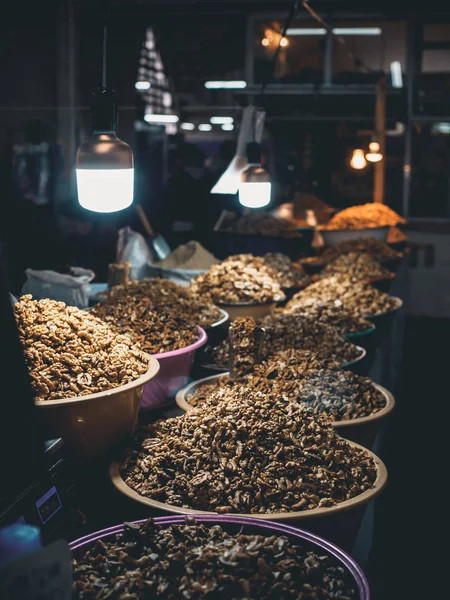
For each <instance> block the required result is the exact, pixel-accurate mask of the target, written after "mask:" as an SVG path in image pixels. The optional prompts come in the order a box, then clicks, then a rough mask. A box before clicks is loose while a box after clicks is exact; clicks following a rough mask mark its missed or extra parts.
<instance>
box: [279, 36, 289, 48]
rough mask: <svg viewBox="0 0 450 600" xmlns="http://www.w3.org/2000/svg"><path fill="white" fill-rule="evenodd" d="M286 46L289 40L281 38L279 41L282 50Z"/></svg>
mask: <svg viewBox="0 0 450 600" xmlns="http://www.w3.org/2000/svg"><path fill="white" fill-rule="evenodd" d="M288 45H289V40H288V39H287V38H285V37H282V38H281V40H280V46H281V47H282V48H285V47H286V46H288Z"/></svg>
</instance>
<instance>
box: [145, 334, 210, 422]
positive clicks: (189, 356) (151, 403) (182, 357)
mask: <svg viewBox="0 0 450 600" xmlns="http://www.w3.org/2000/svg"><path fill="white" fill-rule="evenodd" d="M197 329H198V340H197V341H196V342H194V343H193V344H191V345H190V346H186V348H180V349H179V350H172V352H163V353H162V354H153V358H156V359H157V360H158V362H159V373H158V375H157V376H156V377H155V378H154V379H152V380H151V381H149V382H148V384H147V385H146V386H145V387H144V393H143V394H142V399H141V405H140V409H141V410H152V409H155V408H159V407H161V406H163V405H164V404H165V403H166V402H167V400H168V398H171V397H172V396H173V395H174V394H175V392H177V391H178V390H179V389H180V388H182V387H183V386H184V385H186V383H187V381H188V379H189V373H190V371H191V367H192V363H193V362H194V356H195V352H196V350H198V349H199V348H201V347H202V346H204V345H205V344H206V340H207V339H208V336H207V335H206V333H205V332H204V331H203V329H202V328H201V327H197Z"/></svg>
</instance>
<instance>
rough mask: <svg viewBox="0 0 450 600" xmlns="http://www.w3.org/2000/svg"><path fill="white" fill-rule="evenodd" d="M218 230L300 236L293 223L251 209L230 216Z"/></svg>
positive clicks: (268, 235) (275, 235) (276, 235)
mask: <svg viewBox="0 0 450 600" xmlns="http://www.w3.org/2000/svg"><path fill="white" fill-rule="evenodd" d="M305 224H306V223H305ZM219 231H222V232H227V233H241V234H245V235H261V236H267V237H283V238H296V237H300V234H299V232H298V231H297V226H296V225H295V224H294V223H291V222H290V221H287V220H285V219H279V218H277V217H274V216H272V215H270V214H268V213H266V212H264V211H252V212H251V213H250V214H248V215H243V216H237V215H235V216H233V217H230V218H228V219H226V220H225V221H224V222H223V223H222V225H221V227H220V230H219Z"/></svg>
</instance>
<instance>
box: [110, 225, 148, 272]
mask: <svg viewBox="0 0 450 600" xmlns="http://www.w3.org/2000/svg"><path fill="white" fill-rule="evenodd" d="M116 260H117V262H122V261H125V262H129V263H130V264H131V274H130V277H131V279H146V278H147V277H149V276H150V271H151V266H152V263H153V257H152V253H151V252H150V249H149V247H148V246H147V242H146V241H145V239H144V237H143V236H142V235H141V234H140V233H137V232H136V231H133V230H132V229H131V228H130V227H124V228H123V229H120V231H119V237H118V240H117V256H116Z"/></svg>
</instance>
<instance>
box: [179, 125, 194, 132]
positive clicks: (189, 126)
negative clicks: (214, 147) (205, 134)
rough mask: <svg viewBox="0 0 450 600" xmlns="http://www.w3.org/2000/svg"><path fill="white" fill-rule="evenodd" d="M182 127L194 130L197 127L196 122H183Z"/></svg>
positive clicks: (186, 129)
mask: <svg viewBox="0 0 450 600" xmlns="http://www.w3.org/2000/svg"><path fill="white" fill-rule="evenodd" d="M180 127H181V129H184V130H185V131H193V130H194V129H195V125H194V123H181V125H180Z"/></svg>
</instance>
